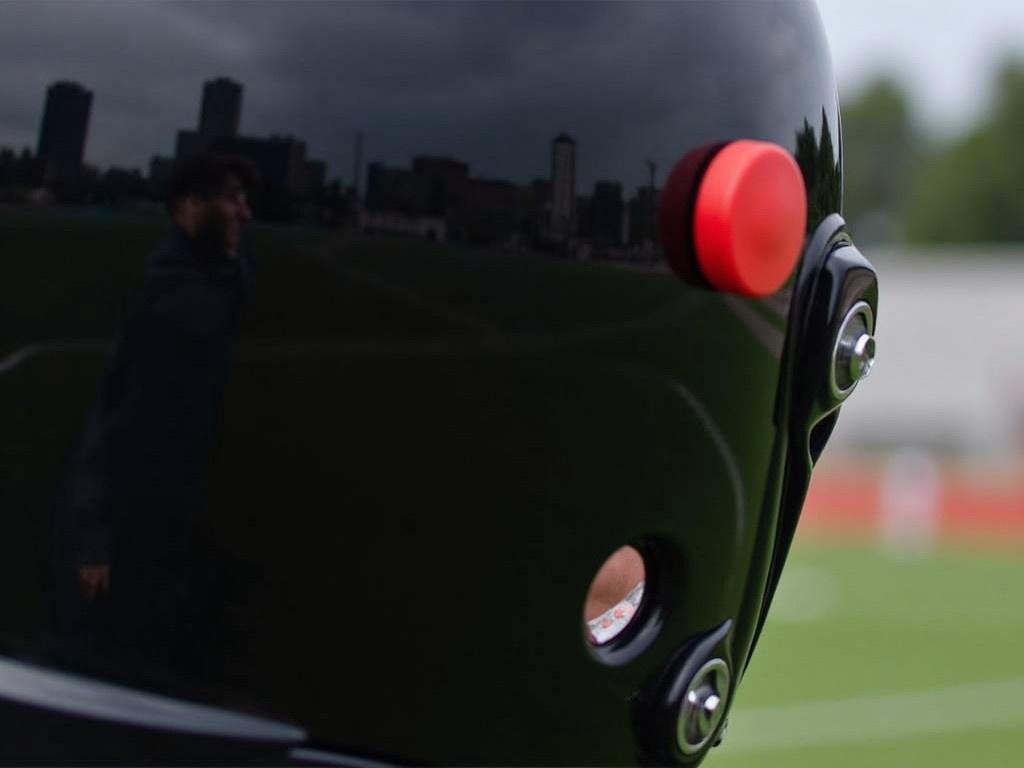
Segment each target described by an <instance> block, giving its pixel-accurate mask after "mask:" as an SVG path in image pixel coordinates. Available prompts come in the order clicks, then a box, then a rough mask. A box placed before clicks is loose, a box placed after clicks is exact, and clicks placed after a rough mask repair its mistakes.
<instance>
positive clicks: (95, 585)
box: [78, 563, 110, 602]
mask: <svg viewBox="0 0 1024 768" xmlns="http://www.w3.org/2000/svg"><path fill="white" fill-rule="evenodd" d="M78 584H79V586H80V587H81V588H82V596H83V597H85V599H86V600H88V601H89V602H92V601H93V600H95V599H96V596H97V595H98V594H99V593H101V592H106V591H107V590H109V589H110V566H109V565H108V564H107V563H97V564H95V565H83V566H80V567H79V569H78Z"/></svg>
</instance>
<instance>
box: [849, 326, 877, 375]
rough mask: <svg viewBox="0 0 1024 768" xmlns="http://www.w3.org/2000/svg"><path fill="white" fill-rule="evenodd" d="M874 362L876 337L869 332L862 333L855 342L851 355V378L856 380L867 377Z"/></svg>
mask: <svg viewBox="0 0 1024 768" xmlns="http://www.w3.org/2000/svg"><path fill="white" fill-rule="evenodd" d="M874 364H875V337H874V336H872V335H871V334H869V333H862V334H861V335H860V336H858V337H857V340H856V341H855V342H853V351H852V354H851V355H850V378H852V379H853V380H854V381H860V380H861V379H866V378H867V376H868V374H869V373H871V366H873V365H874Z"/></svg>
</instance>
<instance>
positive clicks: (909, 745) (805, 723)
mask: <svg viewBox="0 0 1024 768" xmlns="http://www.w3.org/2000/svg"><path fill="white" fill-rule="evenodd" d="M1022 605H1024V556H1021V555H1015V554H1013V553H1012V552H1005V551H1004V552H1000V553H994V552H986V551H979V550H966V549H965V550H957V549H955V548H946V549H944V550H939V551H936V552H933V553H929V554H919V555H894V554H892V553H888V552H885V551H883V550H882V549H881V548H878V549H875V548H871V547H870V546H868V545H864V546H860V547H854V546H848V545H847V546H844V545H840V544H835V543H828V542H827V541H823V540H820V539H806V540H799V539H798V542H797V544H796V545H795V547H794V550H793V553H792V555H791V559H790V562H789V563H788V564H787V566H786V571H785V573H784V574H783V577H782V584H781V587H780V592H779V595H778V598H777V600H776V604H775V606H774V607H773V609H772V613H771V614H770V616H769V619H768V623H767V625H766V628H765V632H764V635H763V636H762V639H761V643H760V646H759V648H758V650H757V652H756V654H755V655H754V659H753V662H752V664H751V667H750V669H749V670H748V673H747V675H746V678H745V680H744V681H743V686H742V689H741V691H740V695H739V699H738V700H737V702H736V705H735V708H734V709H733V713H732V716H731V723H730V728H729V731H728V733H727V735H726V739H725V741H724V742H723V744H722V746H721V747H719V748H718V749H717V750H716V751H715V752H714V753H713V754H712V756H711V757H710V758H709V760H708V761H707V762H708V764H709V765H721V766H723V767H724V768H739V767H740V766H744V767H745V766H766V767H771V766H779V767H780V768H781V767H782V766H785V767H786V768H800V767H801V766H822V765H828V766H830V767H831V768H845V767H846V766H851V767H852V766H865V765H870V766H876V767H878V768H883V767H887V766H892V768H907V767H908V766H922V767H923V766H930V767H932V768H936V767H938V768H944V767H945V766H965V765H970V766H974V767H975V768H977V767H978V766H992V767H993V768H995V766H1011V765H1019V764H1020V762H1021V760H1020V757H1019V755H1020V754H1021V751H1022V750H1024V655H1022V653H1021V649H1022V641H1024V610H1022V609H1021V606H1022Z"/></svg>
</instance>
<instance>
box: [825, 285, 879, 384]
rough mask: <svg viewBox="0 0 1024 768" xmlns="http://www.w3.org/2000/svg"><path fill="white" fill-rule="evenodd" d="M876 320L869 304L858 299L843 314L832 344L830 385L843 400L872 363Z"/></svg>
mask: <svg viewBox="0 0 1024 768" xmlns="http://www.w3.org/2000/svg"><path fill="white" fill-rule="evenodd" d="M874 326H875V319H874V315H873V314H872V312H871V306H870V305H869V304H868V303H867V302H866V301H858V302H857V303H856V304H854V305H853V306H852V307H851V308H850V309H849V311H848V312H847V313H846V317H844V318H843V322H842V324H841V325H840V326H839V332H838V333H837V334H836V340H835V344H834V346H833V347H832V370H831V371H829V384H830V385H831V388H832V395H833V396H834V397H836V398H837V399H840V400H841V399H844V398H845V397H846V396H847V395H849V394H850V393H851V392H852V391H853V388H854V387H855V386H857V382H859V381H860V380H861V379H863V378H865V377H866V376H867V375H868V374H869V373H870V372H871V366H873V365H874V364H875V337H874V336H872V333H873V332H874Z"/></svg>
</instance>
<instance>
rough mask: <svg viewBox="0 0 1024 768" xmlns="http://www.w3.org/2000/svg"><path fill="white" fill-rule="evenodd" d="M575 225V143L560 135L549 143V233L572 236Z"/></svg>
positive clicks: (569, 138)
mask: <svg viewBox="0 0 1024 768" xmlns="http://www.w3.org/2000/svg"><path fill="white" fill-rule="evenodd" d="M575 223H576V141H575V140H574V139H573V138H572V137H571V136H569V134H567V133H560V134H558V136H556V137H555V139H554V141H552V142H551V231H552V233H554V234H555V235H559V236H562V237H567V236H569V235H572V234H573V232H574V229H575Z"/></svg>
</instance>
